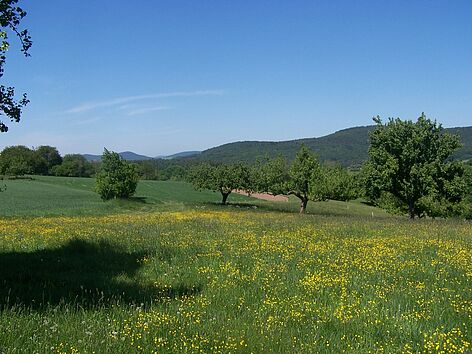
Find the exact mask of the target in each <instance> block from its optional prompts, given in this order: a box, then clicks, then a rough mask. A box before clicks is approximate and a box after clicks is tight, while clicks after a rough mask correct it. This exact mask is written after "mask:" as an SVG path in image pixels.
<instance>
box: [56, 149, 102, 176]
mask: <svg viewBox="0 0 472 354" xmlns="http://www.w3.org/2000/svg"><path fill="white" fill-rule="evenodd" d="M50 173H51V174H53V175H55V176H65V177H90V176H91V175H92V174H93V173H94V168H93V165H92V163H91V162H89V161H87V159H86V158H85V157H83V156H82V155H80V154H68V155H65V156H64V158H63V159H62V164H60V165H55V166H53V167H52V168H51V171H50Z"/></svg>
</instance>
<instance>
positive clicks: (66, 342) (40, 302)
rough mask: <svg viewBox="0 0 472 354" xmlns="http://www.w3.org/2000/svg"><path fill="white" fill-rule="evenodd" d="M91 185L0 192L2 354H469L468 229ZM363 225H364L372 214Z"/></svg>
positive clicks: (64, 182) (54, 184)
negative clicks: (125, 192)
mask: <svg viewBox="0 0 472 354" xmlns="http://www.w3.org/2000/svg"><path fill="white" fill-rule="evenodd" d="M92 188H93V181H92V180H89V179H69V178H63V179H62V178H61V179H59V178H44V177H41V178H39V177H38V178H37V179H35V180H34V181H7V191H6V192H4V193H0V202H1V205H2V206H1V208H2V210H1V213H0V214H1V215H3V216H2V217H1V218H0V285H1V286H0V352H4V353H15V352H59V353H82V352H88V353H90V352H96V353H102V352H122V353H129V352H140V351H143V352H192V353H193V352H205V353H206V352H223V353H225V352H247V353H249V352H254V353H260V352H272V353H282V352H289V353H292V352H306V353H314V352H334V353H338V352H359V353H367V352H385V353H392V352H405V353H415V352H424V353H439V352H444V353H458V352H459V353H460V352H462V353H467V352H470V351H471V344H470V342H471V341H472V291H471V289H472V286H471V285H472V262H471V261H470V260H471V259H472V242H471V241H472V225H471V224H470V223H467V222H459V221H431V220H420V221H415V222H410V221H408V220H406V219H403V218H398V217H395V218H394V217H390V216H388V215H387V214H385V213H383V212H382V211H379V210H378V209H375V208H372V207H369V206H366V205H363V204H362V203H359V202H355V203H338V202H327V203H311V206H310V204H309V211H310V213H311V214H310V215H302V216H299V215H297V214H296V211H297V209H298V205H297V203H296V200H292V201H290V202H289V203H269V202H265V201H259V200H254V199H251V198H247V197H244V196H233V195H231V196H230V201H232V202H233V204H232V205H230V206H227V207H223V206H219V205H217V204H215V202H218V201H219V196H218V195H217V194H214V193H210V192H195V191H193V190H192V188H191V186H189V185H187V184H185V183H178V182H143V183H141V184H140V187H139V190H138V193H137V197H136V198H135V199H134V200H132V201H127V202H123V201H112V202H111V203H103V202H101V201H100V200H99V199H98V197H97V196H96V195H95V194H94V193H93V192H92ZM372 213H373V217H372Z"/></svg>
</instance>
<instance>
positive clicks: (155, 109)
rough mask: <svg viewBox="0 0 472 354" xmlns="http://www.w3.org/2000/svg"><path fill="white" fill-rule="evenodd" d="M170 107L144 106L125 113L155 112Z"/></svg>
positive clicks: (130, 114)
mask: <svg viewBox="0 0 472 354" xmlns="http://www.w3.org/2000/svg"><path fill="white" fill-rule="evenodd" d="M169 109H171V108H170V107H165V106H158V107H145V108H137V109H134V110H132V111H129V112H128V113H127V115H128V116H137V115H140V114H145V113H151V112H157V111H167V110H169Z"/></svg>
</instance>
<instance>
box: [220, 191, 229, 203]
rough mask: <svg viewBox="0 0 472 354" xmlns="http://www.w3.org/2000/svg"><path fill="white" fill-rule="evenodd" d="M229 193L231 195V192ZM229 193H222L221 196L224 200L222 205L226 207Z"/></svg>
mask: <svg viewBox="0 0 472 354" xmlns="http://www.w3.org/2000/svg"><path fill="white" fill-rule="evenodd" d="M229 193H231V192H229ZM229 193H224V192H221V195H222V196H223V200H222V201H221V204H223V205H226V200H227V199H228V195H229Z"/></svg>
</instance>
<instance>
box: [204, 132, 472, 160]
mask: <svg viewBox="0 0 472 354" xmlns="http://www.w3.org/2000/svg"><path fill="white" fill-rule="evenodd" d="M374 128H375V126H373V125H371V126H363V127H354V128H348V129H343V130H339V131H337V132H335V133H332V134H329V135H326V136H322V137H319V138H305V139H297V140H288V141H280V142H273V141H240V142H234V143H229V144H224V145H221V146H218V147H214V148H211V149H208V150H205V151H202V153H201V154H200V155H199V156H198V157H197V158H198V159H199V160H204V161H212V162H221V163H234V162H238V161H243V162H254V161H256V160H257V159H258V158H264V157H270V158H273V157H277V156H283V157H285V158H286V159H288V160H292V159H293V158H294V157H295V155H296V153H297V151H298V149H299V148H300V145H301V144H302V143H303V144H305V146H307V147H308V148H309V149H310V150H312V151H314V152H315V153H316V154H317V155H318V157H319V159H320V160H321V161H325V162H331V163H336V164H340V165H342V166H344V167H353V168H356V167H360V166H361V165H362V164H363V163H364V161H366V160H367V158H368V148H369V132H370V131H372V130H373V129H374ZM445 130H446V131H448V132H450V133H453V134H458V135H459V136H460V137H461V141H462V144H463V146H462V148H460V149H459V150H458V151H457V152H456V153H455V154H454V158H455V159H459V160H468V159H472V126H471V127H458V128H446V129H445Z"/></svg>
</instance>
